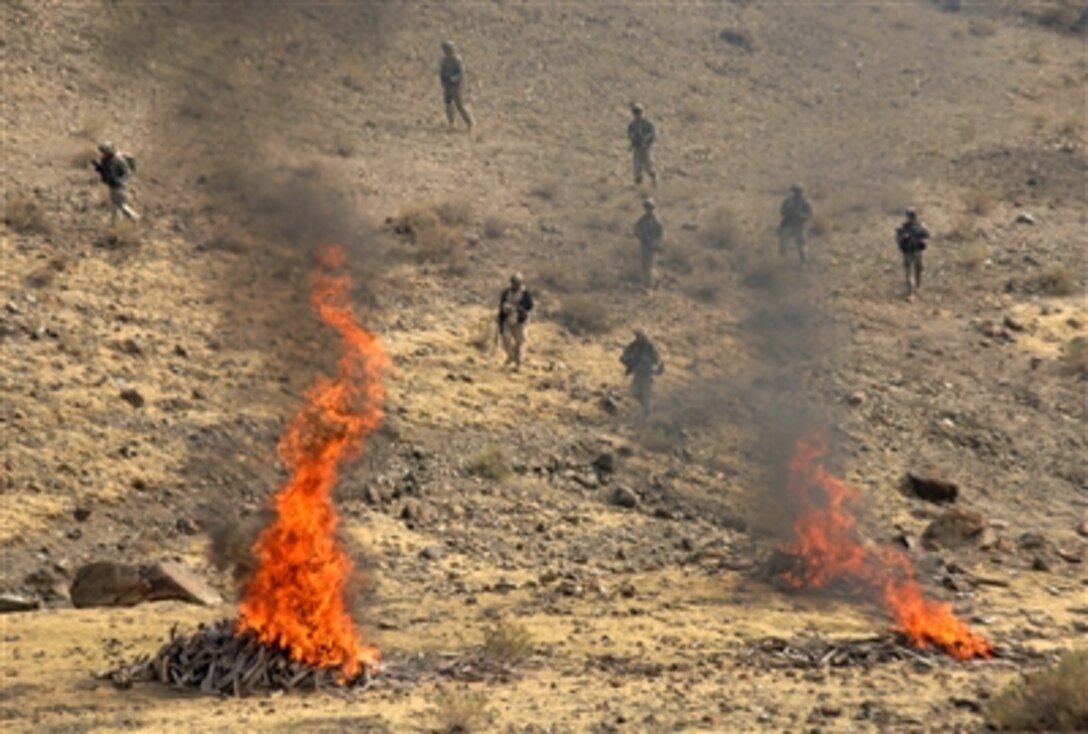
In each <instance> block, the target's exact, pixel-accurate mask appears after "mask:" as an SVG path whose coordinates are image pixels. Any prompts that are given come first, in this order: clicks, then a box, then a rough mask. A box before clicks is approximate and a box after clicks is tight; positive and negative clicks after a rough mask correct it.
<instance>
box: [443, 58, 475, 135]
mask: <svg viewBox="0 0 1088 734" xmlns="http://www.w3.org/2000/svg"><path fill="white" fill-rule="evenodd" d="M438 76H439V78H440V79H441V80H442V96H443V100H444V102H445V105H446V120H447V121H449V125H450V127H453V125H454V113H455V112H457V113H459V114H460V115H461V119H462V120H464V121H465V124H466V125H467V126H468V129H469V130H470V131H471V130H472V115H471V114H469V111H468V109H467V108H466V107H465V98H464V90H465V65H464V63H463V62H462V61H461V57H460V56H458V55H457V51H456V50H455V49H454V47H453V42H452V41H443V42H442V65H441V66H440V67H439V69H438Z"/></svg>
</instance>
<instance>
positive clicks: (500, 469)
mask: <svg viewBox="0 0 1088 734" xmlns="http://www.w3.org/2000/svg"><path fill="white" fill-rule="evenodd" d="M467 468H468V471H469V473H470V474H473V475H475V476H477V477H482V478H483V479H490V480H491V481H493V482H501V481H503V480H504V479H506V478H507V477H508V476H510V459H509V458H508V457H507V456H506V452H505V451H503V450H502V449H501V448H500V447H498V446H495V445H491V446H486V447H484V448H483V449H481V450H480V451H479V452H477V453H476V454H474V455H473V456H472V457H470V458H469V460H468V465H467Z"/></svg>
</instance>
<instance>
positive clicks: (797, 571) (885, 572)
mask: <svg viewBox="0 0 1088 734" xmlns="http://www.w3.org/2000/svg"><path fill="white" fill-rule="evenodd" d="M826 451H827V443H826V439H825V438H824V436H823V435H822V434H820V433H815V434H812V435H809V436H807V437H805V438H803V439H801V440H800V441H798V443H797V446H796V448H795V450H794V454H793V457H792V458H791V459H790V464H789V469H790V478H789V484H788V487H787V488H788V491H789V493H790V496H791V498H792V499H793V500H794V501H795V502H797V503H798V506H799V507H800V509H801V514H800V516H799V517H798V519H797V521H796V523H795V524H794V531H795V533H796V535H797V538H796V541H795V542H794V543H793V544H792V545H791V546H789V547H787V548H785V549H784V550H785V552H786V553H787V554H788V555H790V556H791V557H793V558H794V559H796V561H797V563H796V565H795V566H794V567H793V568H791V569H789V570H787V571H785V572H783V574H782V578H783V580H785V581H786V582H787V583H789V584H790V585H791V586H793V587H795V588H798V589H822V588H826V587H828V586H832V585H845V586H847V587H850V588H852V589H857V590H868V591H871V592H875V593H876V594H878V595H879V597H880V599H881V601H883V603H884V606H885V607H886V608H887V609H888V611H889V612H890V613H891V614H892V616H893V617H894V618H895V621H896V624H897V625H898V627H899V629H900V630H901V631H902V632H903V633H904V634H905V635H906V636H907V638H908V639H910V641H911V642H912V643H913V644H915V645H917V646H918V647H923V648H925V647H937V648H939V649H941V650H943V651H944V652H945V653H947V654H948V655H951V656H952V657H954V658H956V659H958V660H970V659H973V658H988V657H990V656H992V655H993V646H992V645H991V644H990V643H989V642H988V641H987V640H986V639H985V638H983V637H981V636H979V635H977V634H975V633H974V632H972V631H971V630H970V628H969V627H968V626H967V625H966V624H965V623H964V622H963V621H961V620H960V619H958V618H957V617H956V616H955V615H954V614H953V613H952V610H951V608H950V607H949V605H947V604H944V603H942V602H936V601H932V600H929V599H926V598H925V595H924V594H923V593H922V587H921V585H920V584H919V583H918V581H917V579H916V578H915V573H914V566H913V564H912V563H911V561H910V558H908V557H907V555H906V554H905V553H904V552H903V551H902V550H901V549H899V548H895V547H891V546H889V547H876V546H873V545H871V544H866V543H863V542H862V541H861V540H860V538H859V535H858V532H857V529H856V524H857V523H856V520H855V519H854V515H853V512H852V507H853V506H854V505H856V504H857V503H858V502H859V501H860V499H861V496H860V495H859V493H858V491H857V490H856V489H854V488H853V487H851V486H850V485H848V484H847V483H846V482H844V481H843V480H841V479H839V478H838V477H836V476H834V475H832V474H831V473H830V472H828V471H827V470H826V469H825V468H824V466H823V463H822V460H823V456H824V454H825V453H826Z"/></svg>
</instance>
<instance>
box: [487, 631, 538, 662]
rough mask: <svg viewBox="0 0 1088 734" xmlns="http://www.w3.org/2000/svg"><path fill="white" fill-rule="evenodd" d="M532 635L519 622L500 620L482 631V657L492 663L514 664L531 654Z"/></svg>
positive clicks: (532, 646)
mask: <svg viewBox="0 0 1088 734" xmlns="http://www.w3.org/2000/svg"><path fill="white" fill-rule="evenodd" d="M534 648H535V646H534V644H533V636H532V634H531V633H530V632H529V630H528V629H527V628H526V627H525V626H524V625H521V624H516V623H513V622H501V623H499V624H497V625H496V626H494V627H491V628H489V629H488V630H487V631H486V632H484V650H483V652H484V658H485V659H486V660H488V661H490V662H493V663H500V664H503V665H516V664H517V663H520V662H522V661H524V660H525V659H527V658H529V657H530V656H532V654H533V651H534Z"/></svg>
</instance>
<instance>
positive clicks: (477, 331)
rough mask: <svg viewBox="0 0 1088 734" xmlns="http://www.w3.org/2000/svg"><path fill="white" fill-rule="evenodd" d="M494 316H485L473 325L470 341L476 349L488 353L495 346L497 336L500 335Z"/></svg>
mask: <svg viewBox="0 0 1088 734" xmlns="http://www.w3.org/2000/svg"><path fill="white" fill-rule="evenodd" d="M497 329H498V325H497V324H496V323H495V317H494V316H490V315H488V316H485V317H483V318H482V319H480V320H479V321H478V322H477V323H476V326H475V327H473V329H472V333H471V335H470V336H469V340H468V343H469V344H470V345H471V346H473V347H475V349H476V351H478V352H480V353H482V354H488V353H490V352H491V351H492V350H494V348H495V338H496V337H497V336H498V334H497V332H496V330H497Z"/></svg>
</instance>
